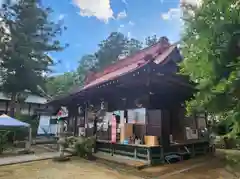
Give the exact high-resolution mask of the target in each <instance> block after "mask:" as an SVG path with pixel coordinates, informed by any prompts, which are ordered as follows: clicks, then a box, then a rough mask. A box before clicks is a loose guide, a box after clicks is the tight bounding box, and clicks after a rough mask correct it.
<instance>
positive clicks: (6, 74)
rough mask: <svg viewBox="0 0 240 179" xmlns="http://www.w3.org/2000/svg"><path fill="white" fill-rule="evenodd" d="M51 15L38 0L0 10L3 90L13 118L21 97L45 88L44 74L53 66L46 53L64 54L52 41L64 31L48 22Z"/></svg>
mask: <svg viewBox="0 0 240 179" xmlns="http://www.w3.org/2000/svg"><path fill="white" fill-rule="evenodd" d="M51 12H52V10H51V9H50V8H43V7H40V6H39V5H38V3H37V0H19V1H18V2H17V3H15V4H5V5H4V6H3V8H2V10H1V13H0V19H1V24H4V26H5V28H1V32H2V33H3V34H4V36H3V37H2V39H1V41H0V48H1V50H0V58H1V60H2V61H1V70H2V71H3V73H2V74H1V76H2V81H3V83H2V89H3V91H4V92H5V93H7V94H9V95H11V115H12V116H13V115H14V111H15V101H17V97H18V96H19V94H20V93H22V92H24V91H25V90H28V91H31V92H37V91H38V87H39V86H43V85H44V77H43V74H44V73H46V72H48V71H49V66H51V65H53V61H52V59H51V58H49V56H48V55H47V54H48V52H51V51H59V50H63V47H62V46H61V45H60V42H59V41H57V40H54V39H55V38H56V36H57V35H61V32H62V30H63V28H62V26H61V24H58V23H55V22H52V21H50V20H49V14H50V13H51ZM6 29H7V30H6Z"/></svg>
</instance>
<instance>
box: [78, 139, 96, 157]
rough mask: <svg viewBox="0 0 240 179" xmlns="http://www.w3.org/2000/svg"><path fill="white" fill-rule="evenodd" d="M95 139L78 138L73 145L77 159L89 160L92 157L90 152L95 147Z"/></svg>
mask: <svg viewBox="0 0 240 179" xmlns="http://www.w3.org/2000/svg"><path fill="white" fill-rule="evenodd" d="M95 143H96V138H95V137H87V138H83V137H81V138H78V141H77V142H76V143H75V150H76V153H77V155H78V156H79V157H84V158H89V157H91V156H92V150H93V148H94V147H95Z"/></svg>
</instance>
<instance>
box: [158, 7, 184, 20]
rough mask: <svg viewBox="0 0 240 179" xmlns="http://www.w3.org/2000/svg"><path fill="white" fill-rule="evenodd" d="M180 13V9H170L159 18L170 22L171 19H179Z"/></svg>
mask: <svg viewBox="0 0 240 179" xmlns="http://www.w3.org/2000/svg"><path fill="white" fill-rule="evenodd" d="M181 14H182V11H181V9H180V8H170V9H169V10H168V12H166V13H162V14H161V17H162V19H163V20H172V19H180V17H181Z"/></svg>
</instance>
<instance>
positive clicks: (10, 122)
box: [0, 114, 30, 127]
mask: <svg viewBox="0 0 240 179" xmlns="http://www.w3.org/2000/svg"><path fill="white" fill-rule="evenodd" d="M2 126H4V127H29V126H30V125H29V124H28V123H25V122H22V121H19V120H17V119H14V118H11V117H9V116H7V115H5V114H3V115H1V116H0V127H2Z"/></svg>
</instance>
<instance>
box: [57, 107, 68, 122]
mask: <svg viewBox="0 0 240 179" xmlns="http://www.w3.org/2000/svg"><path fill="white" fill-rule="evenodd" d="M65 117H68V110H67V108H66V107H61V108H60V110H59V111H58V113H57V118H58V119H60V118H65Z"/></svg>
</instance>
